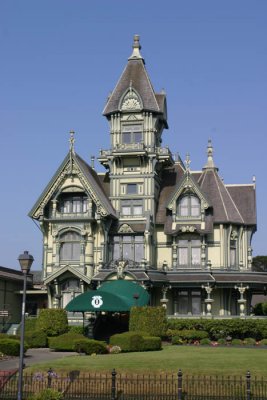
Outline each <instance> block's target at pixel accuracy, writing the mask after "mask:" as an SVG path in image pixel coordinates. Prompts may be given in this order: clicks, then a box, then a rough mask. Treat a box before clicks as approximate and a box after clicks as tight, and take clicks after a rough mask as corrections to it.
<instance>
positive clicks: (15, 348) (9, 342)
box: [0, 339, 29, 356]
mask: <svg viewBox="0 0 267 400" xmlns="http://www.w3.org/2000/svg"><path fill="white" fill-rule="evenodd" d="M28 348H29V347H28V345H27V343H24V352H26V351H27V350H28ZM19 351H20V341H19V340H16V339H0V352H1V353H3V354H5V355H7V356H19Z"/></svg>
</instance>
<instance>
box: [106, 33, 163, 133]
mask: <svg viewBox="0 0 267 400" xmlns="http://www.w3.org/2000/svg"><path fill="white" fill-rule="evenodd" d="M140 49H141V45H140V42H139V36H138V35H135V36H134V42H133V52H132V54H131V56H130V57H129V58H128V63H127V65H126V67H125V69H124V71H123V73H122V75H121V77H120V79H119V81H118V83H117V85H116V86H115V89H114V90H113V91H112V93H111V95H110V96H109V98H108V101H107V103H106V105H105V108H104V111H103V114H104V115H105V116H109V115H111V114H113V113H115V112H118V111H124V112H125V111H135V110H136V111H151V112H154V113H158V114H163V118H162V119H163V120H164V121H165V127H167V121H166V119H167V115H166V95H165V94H163V93H158V94H156V93H155V92H154V89H153V86H152V84H151V82H150V79H149V76H148V74H147V71H146V68H145V61H144V59H143V57H142V55H141V53H140Z"/></svg>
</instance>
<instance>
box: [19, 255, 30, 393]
mask: <svg viewBox="0 0 267 400" xmlns="http://www.w3.org/2000/svg"><path fill="white" fill-rule="evenodd" d="M18 260H19V263H20V268H21V271H22V273H23V294H22V309H21V327H20V353H19V377H18V397H17V400H22V381H23V357H24V331H25V304H26V286H27V275H28V273H29V272H30V269H31V266H32V263H33V260H34V258H33V256H32V255H31V254H29V252H28V251H24V253H23V254H20V255H19V257H18Z"/></svg>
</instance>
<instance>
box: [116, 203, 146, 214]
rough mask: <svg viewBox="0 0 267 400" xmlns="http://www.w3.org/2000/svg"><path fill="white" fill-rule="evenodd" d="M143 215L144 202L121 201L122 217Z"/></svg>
mask: <svg viewBox="0 0 267 400" xmlns="http://www.w3.org/2000/svg"><path fill="white" fill-rule="evenodd" d="M142 214H143V201H142V200H122V201H121V215H122V216H123V217H125V216H134V217H136V216H139V215H142Z"/></svg>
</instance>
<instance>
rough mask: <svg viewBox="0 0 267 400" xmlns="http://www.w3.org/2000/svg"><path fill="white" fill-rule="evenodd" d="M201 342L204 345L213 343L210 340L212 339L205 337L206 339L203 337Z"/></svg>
mask: <svg viewBox="0 0 267 400" xmlns="http://www.w3.org/2000/svg"><path fill="white" fill-rule="evenodd" d="M199 344H201V345H202V346H207V345H210V344H211V341H210V339H208V338H205V339H201V340H200V342H199Z"/></svg>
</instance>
